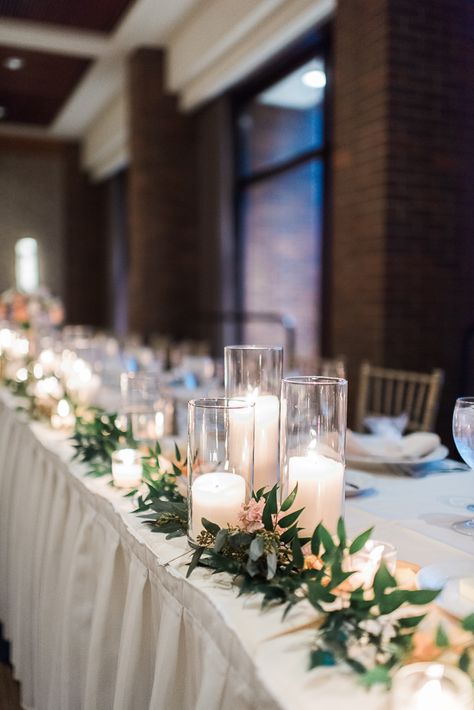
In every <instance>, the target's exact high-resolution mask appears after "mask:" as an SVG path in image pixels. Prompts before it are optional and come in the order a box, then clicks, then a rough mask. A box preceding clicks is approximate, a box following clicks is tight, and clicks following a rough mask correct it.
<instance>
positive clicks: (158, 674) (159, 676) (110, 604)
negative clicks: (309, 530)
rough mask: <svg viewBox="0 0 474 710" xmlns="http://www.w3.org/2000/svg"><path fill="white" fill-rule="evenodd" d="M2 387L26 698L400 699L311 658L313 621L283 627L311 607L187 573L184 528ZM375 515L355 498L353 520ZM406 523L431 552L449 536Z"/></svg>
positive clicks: (259, 704)
mask: <svg viewBox="0 0 474 710" xmlns="http://www.w3.org/2000/svg"><path fill="white" fill-rule="evenodd" d="M1 400H2V401H1V402H0V620H1V621H2V623H3V633H4V636H5V637H6V638H7V639H9V640H10V641H11V660H12V664H13V667H14V673H15V676H16V677H17V678H18V679H19V680H20V682H21V694H22V704H23V706H24V707H25V708H30V709H31V710H109V709H110V710H112V709H113V710H145V709H146V708H150V709H151V708H155V709H157V710H187V709H188V708H189V709H193V710H227V709H228V710H252V709H255V710H256V709H257V708H258V709H259V710H267V709H268V710H270V709H272V710H275V709H276V710H278V709H280V708H281V709H290V708H298V710H305V709H306V708H308V710H309V708H311V709H312V710H314V709H315V708H316V709H317V708H323V707H325V706H326V705H327V704H328V703H330V707H331V708H332V709H333V710H337V709H338V708H341V710H342V709H343V708H347V707H348V706H349V703H350V704H351V707H352V708H357V707H360V708H364V710H382V709H383V708H385V707H386V697H385V696H384V694H383V693H381V692H380V691H373V692H371V693H367V692H366V691H365V690H364V689H362V688H361V687H359V686H358V685H357V684H356V682H355V680H354V678H353V677H352V675H351V674H350V673H349V672H346V671H344V670H342V669H339V668H338V669H318V670H316V671H311V672H308V671H307V663H308V652H309V647H310V645H309V644H310V641H311V636H312V633H311V632H310V631H302V632H299V633H297V634H289V635H282V634H281V632H282V631H284V630H285V629H291V628H292V627H296V626H298V625H301V624H302V623H304V622H305V621H307V620H308V619H310V618H311V615H310V611H309V610H307V609H305V608H301V609H300V610H296V611H295V612H293V613H292V614H290V615H289V617H288V618H287V619H286V620H285V622H284V623H282V621H281V615H282V609H281V608H277V609H273V610H270V611H268V612H265V613H262V612H260V610H259V600H258V598H255V597H251V598H239V597H237V595H236V593H235V590H233V589H232V588H231V587H230V584H229V580H228V578H226V577H225V576H224V575H218V576H211V575H210V574H209V573H208V572H207V571H205V570H196V571H195V572H194V573H193V575H192V577H191V578H190V579H186V578H185V574H186V564H187V563H188V562H189V550H188V547H187V543H186V541H185V540H184V539H175V540H171V541H166V540H165V539H164V536H163V535H160V534H156V533H152V532H151V531H150V530H149V529H148V528H147V527H146V526H145V525H143V522H142V521H141V520H140V518H139V517H138V516H136V515H132V514H131V510H132V509H133V504H132V502H131V501H130V500H128V499H126V498H124V497H123V495H121V494H120V493H119V492H117V491H116V490H115V489H113V488H112V487H111V486H110V485H109V484H108V483H107V482H106V481H104V480H102V479H93V478H88V477H85V475H84V474H85V473H86V470H87V469H86V468H85V467H84V466H83V465H81V464H77V463H71V457H72V453H73V450H72V448H71V446H70V444H69V443H68V442H67V441H65V439H64V436H62V435H60V434H58V433H56V432H52V431H51V430H49V429H48V428H46V427H44V426H42V425H39V424H37V423H33V424H31V423H29V422H27V421H26V419H24V418H22V415H20V414H18V413H17V412H16V411H15V409H14V404H13V403H12V401H11V398H9V396H8V394H7V393H2V397H1ZM373 522H374V516H373V515H372V514H371V513H370V512H367V511H364V510H362V509H357V508H353V509H352V510H351V514H350V525H349V527H350V528H351V527H352V528H354V529H355V530H357V531H360V530H361V529H362V528H363V527H364V526H365V527H367V526H368V525H370V524H373ZM380 524H381V526H382V527H383V525H384V521H383V520H380ZM387 529H388V530H389V531H390V530H392V532H393V531H394V528H393V525H392V523H388V528H387ZM395 532H396V537H397V539H398V540H401V541H402V543H403V541H404V544H406V545H407V546H408V545H410V548H411V549H412V550H413V549H414V547H415V549H416V546H417V545H418V549H419V556H421V557H423V554H424V553H423V551H424V550H425V549H429V550H430V552H429V553H428V554H427V557H428V558H430V557H432V556H434V555H435V548H437V547H443V544H442V543H437V542H436V541H433V540H432V541H431V542H430V545H429V546H427V542H426V539H425V538H424V537H423V536H422V535H421V533H420V532H419V531H416V530H406V529H404V528H401V527H397V529H396V530H395ZM389 537H390V536H387V535H385V539H389ZM393 537H394V535H392V538H393ZM395 542H396V541H395ZM413 546H414V547H413ZM433 546H434V548H433ZM452 552H453V554H456V555H458V556H466V554H468V552H467V551H466V552H465V551H463V549H462V548H461V549H456V550H454V549H453V550H452ZM438 554H439V552H438Z"/></svg>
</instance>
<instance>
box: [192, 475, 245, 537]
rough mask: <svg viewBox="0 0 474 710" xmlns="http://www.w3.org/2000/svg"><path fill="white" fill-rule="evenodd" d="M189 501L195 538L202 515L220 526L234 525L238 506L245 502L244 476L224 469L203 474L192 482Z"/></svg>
mask: <svg viewBox="0 0 474 710" xmlns="http://www.w3.org/2000/svg"><path fill="white" fill-rule="evenodd" d="M191 502H192V537H193V539H194V540H196V538H197V536H198V535H199V533H200V532H201V531H202V530H204V528H203V525H202V522H201V519H202V518H206V520H209V521H210V522H212V523H216V524H217V525H219V527H221V528H225V527H227V525H237V524H238V521H239V512H240V508H241V506H242V505H243V504H244V503H245V479H244V478H243V477H242V476H239V475H238V474H235V473H227V472H225V471H217V472H216V473H204V474H202V475H201V476H198V477H197V478H196V479H195V480H194V481H193V485H192V487H191Z"/></svg>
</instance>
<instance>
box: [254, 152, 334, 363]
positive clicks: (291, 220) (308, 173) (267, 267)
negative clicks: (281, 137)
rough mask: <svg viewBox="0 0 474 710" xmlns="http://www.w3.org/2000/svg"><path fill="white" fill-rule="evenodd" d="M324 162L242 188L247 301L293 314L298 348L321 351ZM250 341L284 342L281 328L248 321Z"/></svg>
mask: <svg viewBox="0 0 474 710" xmlns="http://www.w3.org/2000/svg"><path fill="white" fill-rule="evenodd" d="M322 194H323V164H322V162H321V161H319V160H312V161H310V162H308V163H305V164H304V165H302V166H299V167H297V168H294V169H292V170H288V171H287V172H285V173H284V174H281V175H279V176H277V177H273V178H271V179H267V180H263V181H261V182H258V183H256V184H254V185H251V186H249V187H248V188H246V189H245V190H244V192H243V200H242V214H241V217H242V227H243V261H244V263H243V271H244V279H243V281H244V285H243V291H244V293H243V301H244V309H245V311H247V312H252V313H254V312H271V313H280V314H284V315H287V316H291V317H292V318H293V319H294V320H295V322H296V352H297V354H298V355H299V356H300V357H312V356H314V355H317V354H318V352H319V339H320V302H321V229H322ZM244 338H245V341H246V342H255V343H261V344H264V345H265V344H268V345H276V344H281V343H282V342H283V335H282V329H281V328H278V327H276V326H273V325H262V324H257V323H256V324H248V325H246V326H245V329H244Z"/></svg>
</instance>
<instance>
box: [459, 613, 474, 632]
mask: <svg viewBox="0 0 474 710" xmlns="http://www.w3.org/2000/svg"><path fill="white" fill-rule="evenodd" d="M462 627H463V629H464V630H465V631H471V633H473V634H474V614H469V616H466V617H465V618H464V619H463V620H462Z"/></svg>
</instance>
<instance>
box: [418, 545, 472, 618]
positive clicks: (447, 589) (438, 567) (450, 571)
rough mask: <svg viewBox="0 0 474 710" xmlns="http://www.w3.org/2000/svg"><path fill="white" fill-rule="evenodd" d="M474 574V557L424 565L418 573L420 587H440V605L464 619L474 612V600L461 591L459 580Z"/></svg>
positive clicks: (438, 600) (437, 601) (438, 598)
mask: <svg viewBox="0 0 474 710" xmlns="http://www.w3.org/2000/svg"><path fill="white" fill-rule="evenodd" d="M472 575H474V559H472V560H448V561H445V562H438V563H436V564H434V565H428V566H427V567H422V568H421V569H420V571H419V572H418V574H417V575H416V581H417V584H418V587H420V588H422V589H440V588H441V587H442V588H443V591H442V592H441V594H440V595H439V597H437V598H436V599H435V603H436V604H438V606H440V607H442V608H443V609H446V611H449V612H450V613H451V614H453V615H454V616H457V617H458V618H460V619H462V618H463V617H464V616H467V615H468V614H472V613H474V602H471V601H470V600H469V599H466V598H465V597H462V596H461V595H460V593H459V580H460V579H462V578H463V577H472Z"/></svg>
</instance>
